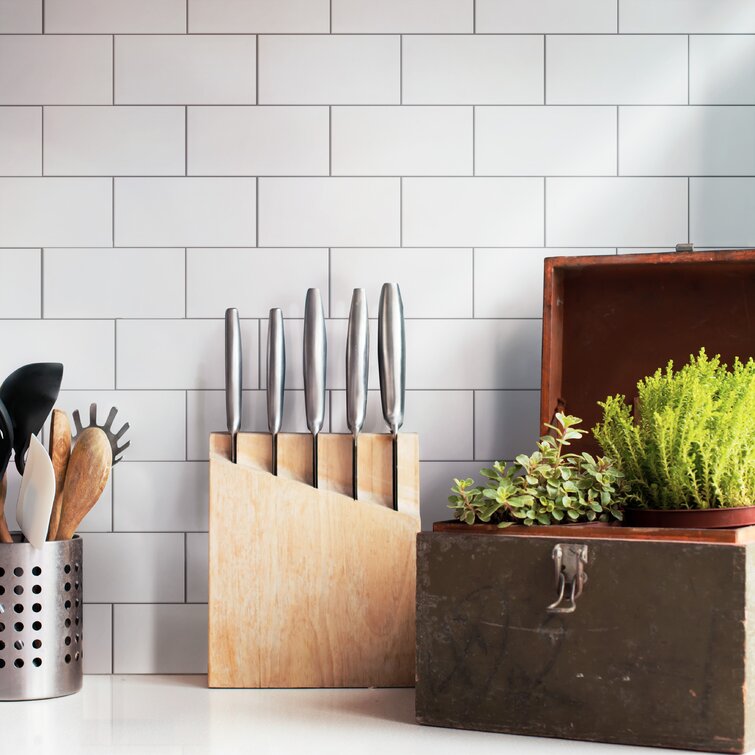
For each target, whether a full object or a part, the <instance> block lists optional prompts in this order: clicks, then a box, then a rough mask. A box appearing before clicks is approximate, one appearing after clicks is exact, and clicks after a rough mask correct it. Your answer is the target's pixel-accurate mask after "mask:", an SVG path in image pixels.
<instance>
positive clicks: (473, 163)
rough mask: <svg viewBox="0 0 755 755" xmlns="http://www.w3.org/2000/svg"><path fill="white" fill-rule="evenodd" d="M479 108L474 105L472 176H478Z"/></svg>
mask: <svg viewBox="0 0 755 755" xmlns="http://www.w3.org/2000/svg"><path fill="white" fill-rule="evenodd" d="M476 132H477V108H476V107H475V106H474V105H472V175H473V176H476V175H477V136H476Z"/></svg>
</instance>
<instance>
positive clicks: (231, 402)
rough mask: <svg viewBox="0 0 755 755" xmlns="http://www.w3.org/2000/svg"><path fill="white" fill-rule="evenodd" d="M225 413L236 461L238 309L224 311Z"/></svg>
mask: <svg viewBox="0 0 755 755" xmlns="http://www.w3.org/2000/svg"><path fill="white" fill-rule="evenodd" d="M225 414H226V422H227V423H228V432H229V433H231V461H233V462H234V463H235V461H236V436H237V434H238V432H239V429H240V427H241V324H240V322H239V311H238V310H237V309H236V308H235V307H231V308H230V309H227V310H226V311H225Z"/></svg>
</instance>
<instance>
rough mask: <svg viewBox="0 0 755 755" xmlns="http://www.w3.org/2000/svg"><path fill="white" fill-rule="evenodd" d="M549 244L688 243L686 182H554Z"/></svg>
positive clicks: (548, 205)
mask: <svg viewBox="0 0 755 755" xmlns="http://www.w3.org/2000/svg"><path fill="white" fill-rule="evenodd" d="M546 192H547V202H546V225H547V239H548V244H553V245H558V246H673V245H675V244H678V243H679V242H683V241H686V239H687V181H686V180H685V179H683V178H549V179H547V187H546Z"/></svg>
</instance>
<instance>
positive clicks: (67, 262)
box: [44, 249, 184, 318]
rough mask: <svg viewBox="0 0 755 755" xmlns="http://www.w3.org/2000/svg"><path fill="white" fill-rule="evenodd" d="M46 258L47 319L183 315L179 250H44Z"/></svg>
mask: <svg viewBox="0 0 755 755" xmlns="http://www.w3.org/2000/svg"><path fill="white" fill-rule="evenodd" d="M44 260H45V271H44V275H45V286H44V296H45V317H82V318H86V317H101V318H116V317H183V315H184V250H183V249H45V250H44ZM77 289H81V291H79V295H73V296H72V292H75V291H77Z"/></svg>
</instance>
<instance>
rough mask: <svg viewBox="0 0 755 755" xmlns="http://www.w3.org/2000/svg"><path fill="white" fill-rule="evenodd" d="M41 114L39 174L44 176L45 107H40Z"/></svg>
mask: <svg viewBox="0 0 755 755" xmlns="http://www.w3.org/2000/svg"><path fill="white" fill-rule="evenodd" d="M40 111H41V114H40V125H41V131H42V134H41V136H42V155H41V162H42V164H41V165H40V172H41V174H42V175H43V176H44V174H45V106H44V105H42V107H41V108H40Z"/></svg>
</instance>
